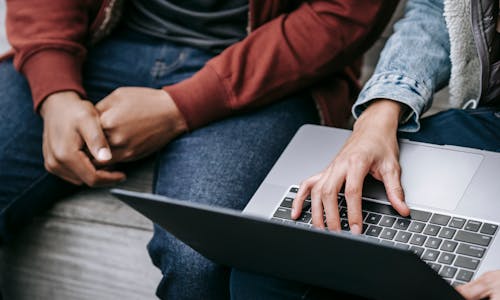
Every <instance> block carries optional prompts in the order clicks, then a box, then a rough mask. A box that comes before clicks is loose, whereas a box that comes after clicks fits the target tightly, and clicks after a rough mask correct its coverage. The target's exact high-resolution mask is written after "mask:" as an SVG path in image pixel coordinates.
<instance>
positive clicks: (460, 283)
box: [451, 275, 465, 288]
mask: <svg viewBox="0 0 500 300" xmlns="http://www.w3.org/2000/svg"><path fill="white" fill-rule="evenodd" d="M457 276H458V275H457ZM464 284H465V282H461V281H453V282H452V284H451V285H452V286H453V287H454V288H456V287H457V286H461V285H464Z"/></svg>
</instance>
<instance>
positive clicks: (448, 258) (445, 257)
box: [438, 252, 456, 265]
mask: <svg viewBox="0 0 500 300" xmlns="http://www.w3.org/2000/svg"><path fill="white" fill-rule="evenodd" d="M455 257H456V255H455V254H451V253H446V252H443V253H441V255H440V256H439V260H438V261H439V262H440V263H442V264H445V265H451V264H452V263H453V261H454V260H455Z"/></svg>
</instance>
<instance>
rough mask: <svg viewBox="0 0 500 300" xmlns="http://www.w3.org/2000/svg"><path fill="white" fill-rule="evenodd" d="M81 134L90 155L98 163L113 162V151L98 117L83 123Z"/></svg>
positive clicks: (80, 128) (80, 129)
mask: <svg viewBox="0 0 500 300" xmlns="http://www.w3.org/2000/svg"><path fill="white" fill-rule="evenodd" d="M79 132H80V135H81V137H82V139H83V140H84V142H85V144H86V145H87V148H88V149H89V151H90V153H91V154H92V156H93V157H94V158H95V159H96V160H97V161H99V162H107V161H110V160H111V158H112V155H111V149H110V147H109V144H108V141H107V140H106V136H105V135H104V132H103V130H102V128H101V124H100V122H99V119H98V118H97V117H96V118H94V119H89V120H88V121H86V122H82V123H81V124H80V126H79Z"/></svg>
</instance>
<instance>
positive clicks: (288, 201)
mask: <svg viewBox="0 0 500 300" xmlns="http://www.w3.org/2000/svg"><path fill="white" fill-rule="evenodd" d="M292 203H293V198H290V197H285V199H283V202H281V204H280V206H281V207H286V208H292Z"/></svg>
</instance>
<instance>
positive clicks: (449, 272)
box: [439, 266, 457, 278]
mask: <svg viewBox="0 0 500 300" xmlns="http://www.w3.org/2000/svg"><path fill="white" fill-rule="evenodd" d="M456 273H457V268H454V267H449V266H444V267H443V269H442V270H441V272H439V275H441V277H443V278H453V276H455V274H456Z"/></svg>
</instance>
